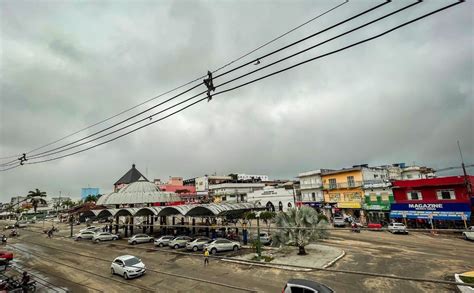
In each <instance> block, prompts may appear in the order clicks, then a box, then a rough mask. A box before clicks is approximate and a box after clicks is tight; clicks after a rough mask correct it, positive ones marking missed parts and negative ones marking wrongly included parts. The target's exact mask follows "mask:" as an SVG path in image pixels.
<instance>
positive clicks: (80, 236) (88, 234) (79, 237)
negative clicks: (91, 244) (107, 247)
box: [74, 231, 95, 241]
mask: <svg viewBox="0 0 474 293" xmlns="http://www.w3.org/2000/svg"><path fill="white" fill-rule="evenodd" d="M94 234H95V233H94V232H93V231H82V232H79V233H77V234H76V235H74V240H77V241H79V240H83V239H92V237H94Z"/></svg>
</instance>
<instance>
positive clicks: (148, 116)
mask: <svg viewBox="0 0 474 293" xmlns="http://www.w3.org/2000/svg"><path fill="white" fill-rule="evenodd" d="M344 3H346V2H344ZM388 3H389V1H387V2H385V3H382V4H379V5H377V6H375V7H372V8H370V9H368V10H365V11H363V12H361V13H358V14H356V15H354V16H352V17H349V18H347V19H345V20H343V21H341V22H339V23H337V24H335V25H332V26H330V27H328V28H326V29H324V30H321V31H319V32H317V33H314V34H312V35H310V36H307V37H305V38H304V39H302V40H298V41H296V42H293V43H291V44H289V45H287V46H285V47H284V48H282V49H278V50H275V51H273V52H271V53H268V54H266V55H264V56H262V57H259V59H263V58H266V57H268V56H270V55H273V54H275V53H277V52H280V51H282V50H284V49H287V48H289V47H291V46H294V45H296V44H299V43H300V42H302V41H304V40H307V39H309V38H312V37H315V36H317V35H319V34H321V33H323V32H325V31H328V30H330V29H333V28H334V27H337V26H339V25H342V24H344V23H346V22H348V21H351V20H353V19H355V18H358V17H360V16H362V15H364V14H367V13H369V12H371V11H373V10H375V9H378V8H380V7H381V6H383V5H385V4H388ZM321 16H322V15H321ZM338 37H340V36H338ZM334 39H335V38H334ZM303 52H304V51H303ZM303 52H300V53H299V54H301V53H303ZM296 55H298V54H294V55H292V56H291V57H294V56H296ZM242 58H243V57H242ZM287 59H288V58H287ZM284 60H286V59H284ZM281 61H283V60H281ZM281 61H280V62H281ZM252 63H253V61H252V62H249V63H247V65H249V64H252ZM276 63H278V62H276ZM276 63H273V64H276ZM273 64H272V65H273ZM245 66H246V65H245ZM224 67H225V66H224ZM224 67H222V68H224ZM242 67H244V66H240V67H239V68H242ZM267 67H268V66H265V67H264V68H267ZM222 68H221V69H222ZM262 69H263V68H262ZM233 71H234V70H232V71H229V72H227V73H223V74H221V75H219V76H223V75H226V74H228V73H230V72H233ZM215 78H217V77H215ZM200 85H201V84H198V85H196V86H194V87H192V88H190V89H188V90H186V91H184V92H182V93H180V94H177V95H175V96H173V97H171V98H169V99H167V100H165V101H163V102H161V103H159V104H157V105H154V106H152V107H150V108H148V109H146V110H144V111H142V112H140V113H138V114H135V115H133V116H131V117H129V118H126V119H124V120H122V121H120V122H118V123H115V124H113V125H111V126H109V127H107V128H105V129H102V130H99V131H97V132H95V133H92V134H90V135H87V136H85V137H83V138H80V139H78V140H75V141H73V142H70V143H68V144H65V145H62V146H59V147H56V148H53V149H51V150H48V151H44V152H41V153H39V154H34V155H32V156H29V159H37V158H42V157H47V156H50V155H53V154H57V153H61V152H64V151H67V150H70V149H73V148H76V147H79V146H82V145H84V144H87V143H89V142H92V141H94V140H98V139H100V138H103V137H104V136H108V135H110V134H113V133H116V132H118V131H120V130H123V129H125V128H128V127H130V126H133V125H135V124H138V123H140V122H143V121H145V120H147V119H151V118H152V117H154V116H155V115H157V114H160V113H162V112H164V111H166V110H169V109H171V108H174V107H176V106H178V105H180V104H182V103H183V102H186V101H189V100H191V99H193V98H195V97H197V96H199V95H201V94H204V93H206V92H207V91H203V92H201V93H199V94H197V95H194V96H193V97H191V98H188V99H186V100H185V101H183V102H181V103H178V104H175V105H173V106H171V107H168V108H167V109H165V110H162V111H159V112H158V113H155V114H153V115H147V116H146V117H145V118H143V119H141V120H138V121H136V122H134V123H131V124H129V125H127V126H126V127H122V128H120V129H118V130H115V131H113V132H110V133H108V134H106V135H102V136H100V137H96V138H94V139H92V140H89V141H86V142H83V143H81V144H78V145H75V146H72V147H69V148H66V149H63V148H65V147H67V146H70V145H73V144H75V143H77V142H80V141H83V140H85V139H87V138H90V137H93V136H95V135H97V134H100V133H102V132H104V131H107V130H109V129H111V128H114V127H115V126H118V125H120V124H122V123H124V122H126V121H129V120H131V119H133V118H136V117H137V116H140V115H142V114H144V113H146V112H148V111H150V110H152V109H154V108H156V107H158V106H161V105H163V104H165V103H167V102H169V101H171V100H173V99H175V98H177V97H179V96H181V95H183V94H185V93H187V92H189V91H191V90H193V89H195V88H197V87H199V86H200ZM60 149H63V150H61V151H56V150H60ZM55 151H56V152H55ZM15 162H16V163H17V161H16V160H13V161H11V162H8V163H4V164H2V165H8V164H10V163H15Z"/></svg>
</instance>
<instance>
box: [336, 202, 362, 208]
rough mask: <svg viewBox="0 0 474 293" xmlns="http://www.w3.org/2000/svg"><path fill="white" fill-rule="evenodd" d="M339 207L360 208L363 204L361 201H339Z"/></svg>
mask: <svg viewBox="0 0 474 293" xmlns="http://www.w3.org/2000/svg"><path fill="white" fill-rule="evenodd" d="M337 207H338V208H339V209H360V208H361V207H362V205H361V204H360V202H338V203H337Z"/></svg>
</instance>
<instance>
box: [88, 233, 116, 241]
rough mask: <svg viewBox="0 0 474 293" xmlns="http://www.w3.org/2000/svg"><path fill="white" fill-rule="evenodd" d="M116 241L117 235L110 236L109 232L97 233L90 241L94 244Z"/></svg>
mask: <svg viewBox="0 0 474 293" xmlns="http://www.w3.org/2000/svg"><path fill="white" fill-rule="evenodd" d="M117 239H118V236H117V235H114V234H111V233H109V232H97V233H95V234H94V237H92V241H94V242H101V241H111V240H117Z"/></svg>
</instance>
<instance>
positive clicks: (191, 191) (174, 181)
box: [154, 177, 200, 203]
mask: <svg viewBox="0 0 474 293" xmlns="http://www.w3.org/2000/svg"><path fill="white" fill-rule="evenodd" d="M154 183H155V185H156V186H157V187H158V188H159V189H160V190H161V191H166V192H174V193H176V194H177V195H178V196H179V197H181V199H182V200H183V201H184V202H186V203H196V202H199V200H200V197H198V196H197V195H196V187H195V186H194V185H184V184H183V183H184V182H183V177H170V178H169V179H168V182H167V183H162V182H161V180H160V179H155V180H154Z"/></svg>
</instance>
